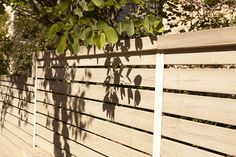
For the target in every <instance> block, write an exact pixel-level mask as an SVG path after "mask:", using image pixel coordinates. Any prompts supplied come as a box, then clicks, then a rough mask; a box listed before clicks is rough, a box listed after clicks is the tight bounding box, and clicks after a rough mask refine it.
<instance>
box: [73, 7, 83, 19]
mask: <svg viewBox="0 0 236 157" xmlns="http://www.w3.org/2000/svg"><path fill="white" fill-rule="evenodd" d="M74 13H75V15H78V16H79V17H82V16H83V12H82V11H81V10H80V9H79V8H76V9H75V10H74Z"/></svg>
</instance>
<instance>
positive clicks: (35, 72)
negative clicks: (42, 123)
mask: <svg viewBox="0 0 236 157" xmlns="http://www.w3.org/2000/svg"><path fill="white" fill-rule="evenodd" d="M33 62H34V64H33V66H34V112H33V115H34V117H33V118H34V119H33V143H32V145H33V147H34V148H35V147H36V140H35V139H36V111H37V88H38V86H37V80H38V63H37V57H36V53H35V54H34V58H33Z"/></svg>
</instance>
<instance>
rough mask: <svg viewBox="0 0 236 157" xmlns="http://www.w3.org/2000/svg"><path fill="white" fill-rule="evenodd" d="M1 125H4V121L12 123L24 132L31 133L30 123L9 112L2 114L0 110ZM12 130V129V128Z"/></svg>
mask: <svg viewBox="0 0 236 157" xmlns="http://www.w3.org/2000/svg"><path fill="white" fill-rule="evenodd" d="M1 118H2V119H1V126H4V123H5V121H7V122H9V123H11V124H12V125H14V126H16V127H18V128H19V129H21V130H23V131H24V132H26V133H28V134H30V135H32V130H33V128H32V124H30V123H28V122H26V121H24V120H22V119H20V118H18V117H16V116H13V115H11V114H10V113H7V112H6V113H5V115H4V116H3V115H2V112H1ZM13 132H14V130H13Z"/></svg>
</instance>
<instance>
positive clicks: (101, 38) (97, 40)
mask: <svg viewBox="0 0 236 157" xmlns="http://www.w3.org/2000/svg"><path fill="white" fill-rule="evenodd" d="M105 41H106V35H105V33H101V34H96V35H95V36H94V38H93V42H94V45H95V46H96V47H97V48H99V49H101V48H102V47H104V45H105Z"/></svg>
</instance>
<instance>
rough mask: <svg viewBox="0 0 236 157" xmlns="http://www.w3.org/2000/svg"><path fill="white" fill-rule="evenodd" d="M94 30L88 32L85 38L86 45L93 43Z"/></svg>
mask: <svg viewBox="0 0 236 157" xmlns="http://www.w3.org/2000/svg"><path fill="white" fill-rule="evenodd" d="M93 38H94V31H92V30H90V31H88V32H87V33H86V38H85V40H84V43H85V45H86V46H87V45H93Z"/></svg>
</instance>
